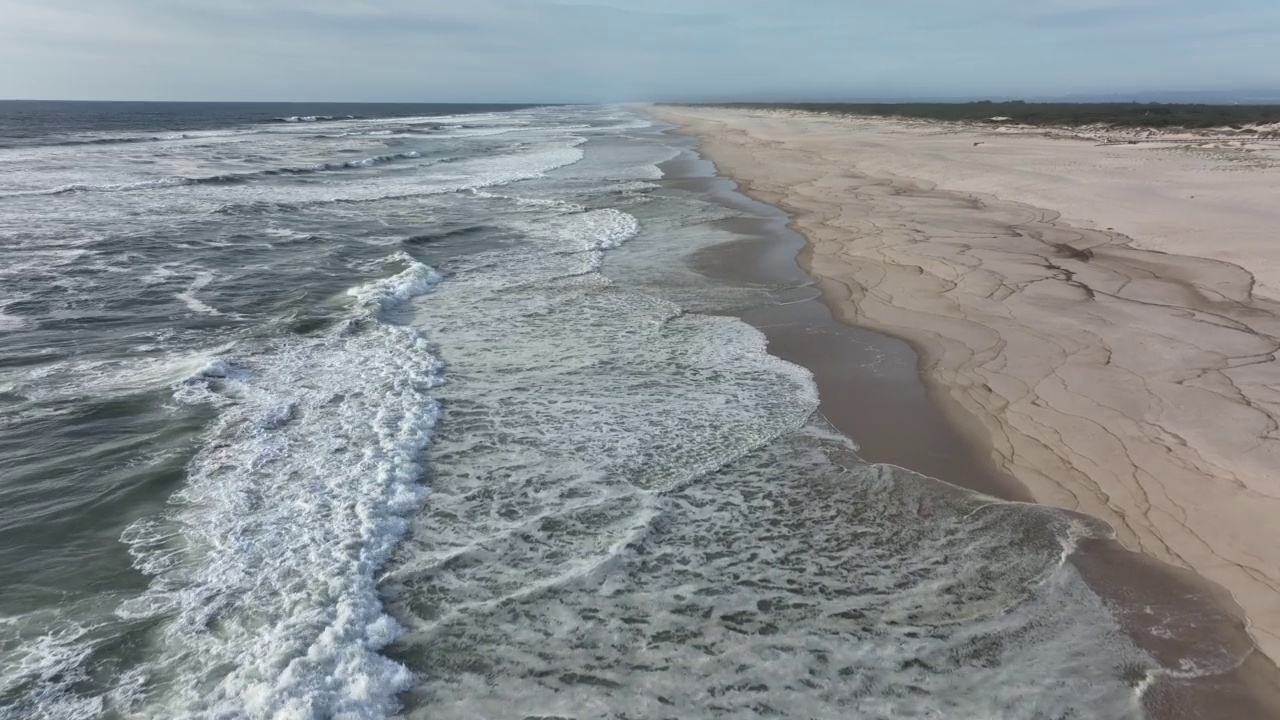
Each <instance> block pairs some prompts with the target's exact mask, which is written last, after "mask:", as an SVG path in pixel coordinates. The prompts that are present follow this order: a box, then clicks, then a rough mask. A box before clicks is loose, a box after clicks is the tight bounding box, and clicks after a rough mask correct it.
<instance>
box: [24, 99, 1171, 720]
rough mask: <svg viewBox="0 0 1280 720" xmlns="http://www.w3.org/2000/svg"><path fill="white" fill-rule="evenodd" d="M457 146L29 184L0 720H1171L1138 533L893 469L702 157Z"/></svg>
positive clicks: (332, 137)
mask: <svg viewBox="0 0 1280 720" xmlns="http://www.w3.org/2000/svg"><path fill="white" fill-rule="evenodd" d="M432 112H445V110H439V109H436V110H433V111H432ZM453 112H454V114H452V115H449V116H445V117H440V116H437V115H430V114H425V113H424V114H423V115H421V116H411V115H410V116H403V117H396V118H372V117H370V118H363V119H333V120H329V121H326V122H319V121H317V122H315V123H311V122H303V121H301V120H300V121H298V122H263V123H251V122H248V121H245V120H243V119H241V120H238V121H236V122H227V123H225V124H224V125H221V126H218V127H214V128H210V127H205V126H200V129H198V130H193V131H192V132H186V133H179V135H181V137H175V136H172V135H166V136H164V137H162V138H161V139H155V138H157V137H160V136H158V135H152V134H149V133H151V132H153V131H152V130H150V129H147V130H145V131H144V130H143V129H141V128H137V129H135V130H133V131H130V132H125V131H122V130H121V129H120V128H119V127H118V126H113V127H112V128H110V129H109V131H102V132H99V133H97V134H94V131H92V130H87V129H85V127H84V126H83V125H84V123H83V122H81V123H80V124H79V125H76V126H75V127H74V128H73V130H74V132H72V131H70V130H69V131H68V132H67V133H64V134H62V135H58V134H56V133H55V134H52V135H49V136H48V137H46V138H44V140H40V139H36V140H32V139H31V138H25V139H23V141H22V142H21V143H17V142H13V143H10V144H11V145H20V147H10V148H8V149H0V274H3V278H0V280H3V283H2V284H0V287H2V288H3V290H2V291H0V292H2V293H3V295H2V296H0V317H3V318H4V320H3V322H4V324H3V325H0V333H3V334H0V472H2V475H0V477H2V478H3V479H2V480H0V566H2V567H4V568H5V569H6V574H7V577H8V579H9V582H7V583H5V584H4V585H3V586H2V587H0V717H13V718H29V717H47V718H79V717H166V718H167V717H192V718H198V717H209V718H212V717H218V718H239V717H246V718H252V717H297V718H328V717H351V718H357V717H359V718H375V717H390V716H395V715H396V714H400V713H403V714H406V715H408V716H410V717H459V718H461V717H468V718H471V717H545V716H556V717H578V718H596V717H618V718H622V717H628V718H641V717H653V718H659V717H713V716H728V717H755V716H777V715H782V716H805V717H849V716H851V715H854V716H858V717H868V718H876V717H886V718H888V717H920V718H928V717H991V718H1072V717H1080V718H1092V717H1129V716H1139V715H1140V711H1139V703H1138V692H1137V688H1138V686H1139V685H1140V683H1141V682H1142V681H1143V679H1144V678H1145V677H1146V676H1147V673H1148V672H1149V671H1151V670H1152V669H1153V668H1154V664H1153V663H1152V662H1151V660H1150V659H1149V658H1147V657H1146V656H1145V655H1143V654H1142V653H1141V652H1140V651H1138V650H1137V649H1136V648H1134V647H1133V646H1132V645H1131V644H1130V643H1129V642H1128V640H1127V639H1125V637H1124V635H1123V633H1121V632H1120V631H1119V630H1118V628H1117V627H1116V624H1115V622H1114V620H1113V619H1112V618H1111V615H1110V613H1109V612H1108V610H1107V609H1106V608H1105V607H1104V605H1103V603H1102V602H1101V601H1100V600H1099V599H1098V598H1097V597H1096V596H1095V595H1094V594H1093V593H1092V592H1090V591H1089V590H1088V589H1087V588H1086V587H1085V586H1084V584H1083V583H1082V582H1081V580H1080V578H1079V576H1078V575H1077V573H1076V571H1075V570H1074V569H1073V568H1072V566H1071V565H1070V564H1066V563H1064V562H1063V560H1064V558H1065V557H1066V556H1067V555H1068V553H1069V552H1070V550H1071V548H1072V547H1073V543H1074V542H1075V540H1076V539H1077V538H1079V537H1084V536H1088V535H1091V534H1096V533H1099V532H1101V529H1099V528H1096V527H1093V526H1091V525H1089V524H1087V523H1084V522H1082V521H1080V520H1078V519H1074V518H1070V517H1067V516H1065V515H1063V514H1059V513H1056V512H1053V511H1050V510H1046V509H1043V508H1037V507H1032V506H1024V505H1017V504H1009V503H1003V502H999V501H995V500H992V499H990V498H986V497H983V496H979V495H974V494H972V493H968V492H963V491H959V490H956V489H954V488H952V487H950V486H947V485H944V484H942V483H939V482H937V481H934V480H931V479H928V478H923V477H920V476H916V475H913V474H911V473H908V472H906V471H903V470H899V469H896V468H892V467H889V466H878V465H871V464H867V463H865V462H862V461H861V460H859V459H858V457H857V455H856V447H855V445H854V443H853V441H851V440H849V439H847V438H844V437H842V436H840V435H839V434H837V433H836V432H834V431H833V430H832V429H830V428H829V427H827V426H826V425H825V424H824V422H823V421H822V419H821V417H820V416H818V415H817V414H816V413H815V410H816V408H817V406H818V397H817V392H816V388H815V386H814V383H813V381H812V378H811V377H810V376H809V373H808V372H807V371H805V370H803V369H802V368H799V367H797V366H794V365H791V364H788V363H785V362H783V361H781V360H778V359H777V358H774V357H773V356H771V355H769V354H768V353H767V351H766V350H767V349H766V346H765V342H764V339H763V336H762V335H761V334H760V333H759V332H758V331H757V330H755V329H753V328H751V327H750V326H748V325H746V324H745V323H743V322H741V321H740V320H737V319H735V318H733V317H730V316H727V315H725V313H727V312H730V311H735V310H740V309H742V308H745V307H751V306H755V305H761V304H767V303H771V302H775V301H776V299H777V298H780V297H782V296H783V295H784V294H785V292H786V291H787V290H788V289H790V288H789V286H788V284H786V283H780V284H777V285H752V284H749V283H739V282H732V281H728V280H723V279H721V280H710V279H708V278H706V277H704V276H702V275H700V274H698V273H696V272H694V271H693V270H692V269H689V268H688V267H687V266H686V264H685V263H684V258H686V257H687V256H689V255H690V254H691V253H694V252H696V251H698V250H700V249H702V248H706V247H710V246H713V245H718V244H720V243H724V242H728V241H731V240H735V239H741V237H740V236H737V235H735V234H734V233H733V232H731V231H729V230H727V229H726V225H725V224H723V223H721V224H713V223H712V221H714V220H718V219H723V218H726V217H732V216H735V215H741V214H742V213H744V212H749V209H744V208H746V207H747V206H745V205H733V204H726V203H725V202H723V201H722V199H721V198H717V197H714V196H712V195H711V194H708V193H705V192H702V191H700V190H699V189H697V188H696V187H694V186H690V185H688V184H681V183H676V182H664V181H663V179H662V173H661V171H659V170H658V166H659V165H660V164H662V163H663V162H665V161H668V160H670V159H672V158H674V157H676V156H677V155H679V154H681V153H687V151H688V148H687V147H686V144H685V141H683V140H681V139H679V138H675V137H672V136H669V135H666V134H664V133H663V129H664V128H662V127H660V126H655V125H654V123H653V122H652V121H651V120H649V119H648V118H647V117H644V116H641V115H637V114H634V113H631V112H629V111H626V110H623V109H618V108H532V109H517V110H512V111H508V112H467V111H460V110H454V111H453ZM317 114H320V115H323V114H324V113H317ZM349 114H353V115H354V114H358V113H354V112H353V113H349ZM113 138H116V139H118V138H129V139H130V141H129V142H91V143H90V142H85V141H86V140H95V141H96V140H112V139H113ZM137 138H142V139H137ZM148 138H150V139H148ZM68 139H73V140H75V141H76V144H69V142H68ZM866 412H868V413H875V412H877V409H876V408H874V407H867V408H866Z"/></svg>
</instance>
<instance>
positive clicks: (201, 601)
mask: <svg viewBox="0 0 1280 720" xmlns="http://www.w3.org/2000/svg"><path fill="white" fill-rule="evenodd" d="M388 261H389V262H396V263H406V262H407V264H408V267H406V268H405V269H404V270H403V271H401V272H399V273H397V274H395V275H392V276H390V277H386V278H381V279H378V280H374V281H371V282H369V283H367V284H365V285H362V286H359V287H356V288H352V290H351V291H350V295H351V296H352V297H353V298H354V300H355V304H354V305H353V309H352V312H353V320H362V321H373V324H372V325H371V326H366V327H363V328H355V327H353V328H349V329H347V330H344V331H340V332H337V333H335V334H333V335H331V336H328V337H322V338H311V339H306V340H296V341H291V342H286V343H282V344H280V345H279V346H276V347H273V348H270V349H267V350H264V351H262V352H258V353H252V354H249V355H246V356H243V357H235V358H230V357H222V358H218V359H215V360H213V361H211V362H209V363H208V364H206V365H205V366H204V367H203V368H201V370H200V372H199V373H197V374H195V375H193V376H192V377H191V378H190V379H189V380H188V381H187V382H185V383H183V384H182V386H181V387H179V389H178V391H177V396H178V397H179V398H180V399H182V400H183V401H188V402H190V401H200V400H205V401H210V400H212V401H214V402H216V403H217V404H218V406H219V407H221V411H220V412H221V414H220V416H219V418H218V420H217V423H216V426H215V428H214V429H213V430H212V431H211V432H210V433H209V436H208V438H207V441H206V444H205V446H204V447H203V449H202V450H201V451H200V452H199V453H198V454H197V456H196V457H195V458H194V459H193V460H192V462H191V464H190V466H189V468H188V484H187V485H186V487H185V488H184V489H183V490H181V491H180V492H179V493H178V494H177V495H176V496H175V498H174V502H175V503H176V505H177V507H176V509H175V510H174V512H173V513H172V514H170V515H167V516H165V517H161V518H149V519H147V520H144V521H140V522H139V523H136V524H135V525H134V526H132V527H131V528H130V530H129V531H128V532H127V533H126V534H125V536H124V538H123V539H124V540H125V541H126V542H128V543H130V546H131V548H132V551H133V552H134V553H135V554H136V556H137V558H138V560H137V565H138V567H139V568H141V569H144V570H145V571H148V572H151V573H154V574H156V577H155V580H154V582H153V584H152V587H151V589H150V590H149V591H148V592H147V593H146V594H144V595H143V596H142V597H141V598H139V599H138V600H135V601H133V602H129V603H126V604H125V605H124V606H123V607H122V609H121V613H122V614H123V615H124V616H125V617H131V618H132V617H139V616H142V617H149V616H156V615H157V614H159V615H160V616H164V615H166V614H171V615H172V618H171V619H170V620H168V621H166V623H165V625H164V627H163V631H162V634H161V637H160V638H158V643H159V647H158V648H157V653H158V657H157V658H156V660H155V662H154V663H153V664H152V665H151V666H150V668H149V672H150V673H151V675H152V679H151V681H150V682H151V683H152V684H153V685H154V686H156V687H158V688H159V689H160V692H154V693H152V697H150V698H149V699H148V703H149V705H148V707H147V708H146V710H147V712H150V713H152V714H160V715H163V716H166V717H209V716H216V717H280V718H321V717H351V718H366V717H368V718H373V717H385V716H387V715H389V714H392V713H393V712H394V711H395V709H396V707H397V701H396V695H397V693H399V692H401V691H403V690H404V689H405V688H406V687H407V686H408V683H409V680H410V675H409V673H408V671H407V670H405V669H404V668H403V667H401V666H399V665H398V664H396V663H394V662H393V661H391V660H389V659H387V658H385V657H383V656H381V655H379V654H378V651H379V650H380V649H381V648H382V647H384V646H385V645H386V644H387V643H389V642H391V641H392V640H393V639H394V638H395V637H396V636H397V634H398V632H399V630H398V628H397V626H396V624H395V622H394V621H392V619H391V618H390V617H388V616H387V615H386V614H385V613H383V611H382V608H381V604H380V601H379V598H378V593H377V587H376V579H375V578H376V574H377V572H378V571H379V569H380V568H381V566H382V564H383V563H385V562H386V560H387V558H388V557H389V555H390V553H391V551H392V549H393V548H394V547H395V546H396V544H397V542H398V541H399V539H400V537H401V535H403V533H404V531H405V527H406V518H407V517H409V516H411V515H412V514H413V513H414V512H415V511H416V510H417V508H418V507H419V506H420V505H421V503H422V502H423V500H424V498H425V496H426V488H425V487H424V486H423V485H422V473H423V468H422V464H421V463H422V453H423V451H424V450H425V448H426V446H427V443H428V441H429V438H430V436H431V432H432V429H433V428H434V426H435V424H436V421H437V419H438V415H439V409H438V407H437V405H436V403H435V402H434V401H433V400H432V399H431V397H430V394H429V391H430V389H431V388H433V387H435V386H436V385H438V384H439V383H440V382H441V380H442V376H441V366H440V364H439V362H438V361H437V360H436V359H435V357H434V356H433V355H432V354H431V352H430V350H429V348H428V346H427V342H426V340H425V339H424V338H423V337H422V336H421V335H419V334H418V333H417V332H416V331H414V330H412V329H410V328H407V327H402V326H398V325H392V324H387V323H385V322H382V321H381V319H382V318H384V317H385V316H386V314H387V313H388V312H389V311H392V310H396V309H397V308H398V307H399V306H401V305H403V304H404V303H407V302H409V301H411V300H412V299H413V298H415V297H417V296H418V295H421V294H422V293H425V292H427V291H429V290H430V288H431V287H432V286H433V285H434V283H435V282H437V281H438V279H439V276H438V275H437V274H436V273H435V271H433V270H432V269H430V268H429V267H426V266H425V265H422V264H420V263H415V262H412V261H411V260H410V259H408V258H407V257H406V256H393V257H391V258H388ZM192 386H201V387H203V388H204V393H203V394H201V393H196V392H192V391H191V389H190V388H191V387H192Z"/></svg>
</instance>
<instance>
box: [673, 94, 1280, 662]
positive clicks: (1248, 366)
mask: <svg viewBox="0 0 1280 720" xmlns="http://www.w3.org/2000/svg"><path fill="white" fill-rule="evenodd" d="M654 112H655V113H656V114H657V115H658V116H660V117H662V118H663V119H666V120H668V121H670V122H673V123H676V124H679V125H682V126H684V127H685V128H687V130H688V131H690V132H692V133H693V134H695V135H697V136H698V137H699V138H700V140H701V142H702V146H703V151H704V153H705V154H706V155H707V156H708V157H709V158H710V159H712V160H713V161H715V162H716V163H717V165H718V166H719V167H720V169H721V170H722V171H723V172H725V173H726V174H728V175H730V176H732V177H734V178H735V179H737V180H738V181H739V182H740V183H741V184H742V185H743V187H744V189H745V190H747V191H748V192H749V193H750V194H752V195H754V196H755V197H757V198H759V199H761V200H764V201H766V202H770V203H772V204H774V205H777V206H779V207H781V208H783V209H785V210H787V211H788V212H790V213H791V214H792V215H793V217H794V223H793V224H794V226H795V227H796V228H797V229H798V230H800V231H801V232H802V233H803V234H804V235H805V236H806V237H807V238H808V239H809V242H810V248H809V254H808V257H807V264H808V265H809V267H810V269H811V271H812V272H813V273H814V274H815V275H816V276H817V277H819V278H820V285H821V287H822V289H823V291H824V293H825V295H826V298H827V300H828V302H829V304H831V306H832V307H833V309H834V311H835V312H836V314H837V315H838V316H839V317H841V319H843V320H845V321H846V322H849V323H851V324H855V325H859V326H862V327H867V328H870V329H874V330H879V331H883V332H887V333H890V334H893V335H896V336H898V337H901V338H904V339H906V340H908V341H909V342H911V343H912V344H913V345H914V346H915V347H916V348H917V351H918V352H919V353H920V356H921V365H922V368H921V370H922V372H923V374H924V376H925V378H926V379H927V380H928V381H929V382H930V383H931V385H932V387H933V388H934V389H935V391H937V392H938V393H939V395H940V396H941V397H942V398H943V399H944V400H945V402H944V403H943V404H944V405H945V406H947V407H949V409H950V411H951V412H952V414H953V416H954V417H955V419H956V420H957V421H958V423H959V424H960V425H961V426H962V427H965V428H967V430H968V432H970V434H971V435H972V437H973V438H974V439H975V440H977V441H981V442H984V443H986V444H987V447H989V448H990V452H991V454H992V459H993V461H994V462H995V464H996V465H997V467H998V468H999V469H1001V470H1003V471H1005V472H1007V473H1009V474H1011V475H1013V476H1014V477H1016V478H1017V479H1018V480H1020V481H1021V482H1022V483H1024V484H1025V485H1026V487H1027V489H1028V490H1029V491H1030V492H1031V494H1032V495H1033V496H1034V497H1035V499H1036V500H1037V501H1039V502H1042V503H1046V504H1051V505H1056V506H1060V507H1064V508H1068V509H1072V510H1078V511H1082V512H1085V513H1088V514H1091V515H1094V516H1096V517H1099V518H1102V519H1104V520H1106V521H1107V522H1109V523H1110V524H1111V525H1112V526H1113V527H1114V528H1115V531H1116V537H1117V539H1118V540H1119V541H1120V542H1121V543H1122V544H1123V545H1124V546H1126V547H1128V548H1130V549H1133V550H1136V551H1140V552H1143V553H1146V554H1148V555H1150V556H1152V557H1154V558H1157V559H1159V560H1161V561H1164V562H1168V563H1172V564H1174V565H1177V566H1181V567H1185V568H1189V569H1192V570H1194V571H1196V572H1198V573H1199V574H1200V575H1202V576H1203V577H1206V578H1208V579H1210V580H1212V581H1215V582H1216V583H1218V584H1220V585H1221V586H1223V587H1225V588H1226V589H1228V590H1229V591H1230V592H1231V593H1232V594H1233V595H1234V597H1235V598H1236V600H1237V601H1238V602H1239V604H1240V605H1241V606H1242V607H1243V609H1244V611H1245V612H1246V613H1247V615H1248V617H1249V619H1250V621H1251V626H1250V632H1251V634H1252V636H1253V638H1254V640H1255V642H1256V643H1257V645H1258V647H1259V648H1260V649H1261V650H1262V651H1263V652H1264V653H1266V654H1267V655H1268V656H1269V657H1270V658H1271V659H1272V660H1276V659H1280V425H1278V424H1277V419H1278V417H1280V363H1277V360H1276V355H1275V353H1276V351H1277V349H1280V302H1277V301H1278V300H1280V152H1277V151H1276V150H1272V151H1268V150H1262V149H1254V150H1246V149H1231V148H1200V147H1173V146H1161V145H1159V144H1155V145H1151V144H1143V145H1134V146H1130V145H1120V146H1105V147H1104V146H1099V145H1097V144H1096V143H1095V142H1089V141H1080V140H1068V139H1062V138H1060V137H1059V138H1055V137H1046V136H1044V134H1043V133H1034V132H1027V131H1025V130H1016V129H992V128H980V127H979V128H974V127H962V126H957V125H947V124H938V123H919V122H912V123H906V122H897V121H892V120H881V119H864V118H837V117H834V116H825V115H804V114H796V113H777V112H761V111H745V110H724V109H702V108H698V109H689V108H665V107H664V108H657V109H655V111H654ZM975 143H981V144H975ZM1277 150H1280V149H1277ZM943 479H947V478H945V477H944V478H943Z"/></svg>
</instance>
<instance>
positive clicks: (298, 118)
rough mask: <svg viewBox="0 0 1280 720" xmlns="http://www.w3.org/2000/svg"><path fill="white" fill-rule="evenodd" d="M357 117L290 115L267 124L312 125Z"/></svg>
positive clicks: (274, 119) (355, 116) (357, 117)
mask: <svg viewBox="0 0 1280 720" xmlns="http://www.w3.org/2000/svg"><path fill="white" fill-rule="evenodd" d="M361 119H363V118H361V117H360V116H359V115H290V116H288V117H278V118H272V119H271V120H269V121H268V122H282V123H313V122H333V121H335V120H361Z"/></svg>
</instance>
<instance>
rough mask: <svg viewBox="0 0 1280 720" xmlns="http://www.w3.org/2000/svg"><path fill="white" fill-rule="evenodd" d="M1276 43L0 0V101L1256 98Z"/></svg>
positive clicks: (1173, 22) (952, 16)
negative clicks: (1163, 94)
mask: <svg viewBox="0 0 1280 720" xmlns="http://www.w3.org/2000/svg"><path fill="white" fill-rule="evenodd" d="M1278 51H1280V1H1278V0H449V1H447V2H446V1H445V0H417V1H416V2H415V1H413V0H0V98H28V99H82V100H108V99H111V100H142V99H150V100H243V101H250V100H263V101H283V100H298V101H323V100H330V101H353V102H354V101H390V102H399V101H405V102H503V101H507V102H615V101H645V100H823V99H826V100H838V99H869V98H894V97H955V98H977V97H988V96H990V97H1024V96H1027V97H1039V96H1054V95H1071V94H1099V93H1132V92H1139V91H1181V90H1223V89H1260V88H1266V89H1269V90H1274V89H1276V88H1280V62H1276V58H1277V52H1278Z"/></svg>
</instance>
